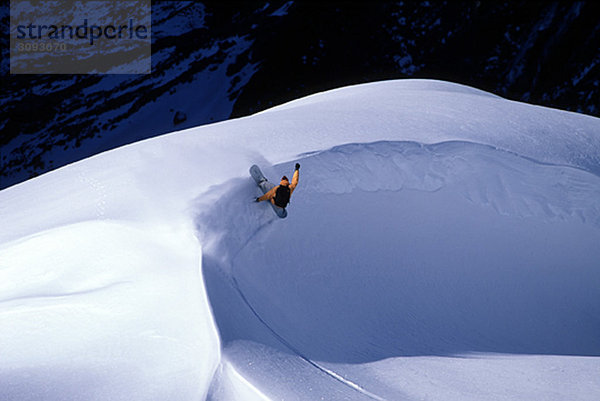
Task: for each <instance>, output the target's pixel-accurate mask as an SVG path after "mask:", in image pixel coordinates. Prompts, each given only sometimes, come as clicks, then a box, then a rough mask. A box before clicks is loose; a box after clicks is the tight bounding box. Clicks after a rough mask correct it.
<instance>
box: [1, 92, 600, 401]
mask: <svg viewBox="0 0 600 401" xmlns="http://www.w3.org/2000/svg"><path fill="white" fill-rule="evenodd" d="M599 132H600V120H598V119H596V118H592V117H587V116H582V115H577V114H574V113H569V112H564V111H559V110H552V109H547V108H542V107H537V106H531V105H526V104H521V103H517V102H511V101H507V100H505V99H502V98H499V97H497V96H493V95H490V94H487V93H485V92H481V91H478V90H474V89H472V88H468V87H465V86H461V85H456V84H450V83H446V82H440V81H427V80H407V81H389V82H378V83H373V84H368V85H360V86H354V87H347V88H342V89H339V90H334V91H330V92H326V93H322V94H317V95H314V96H310V97H308V98H304V99H300V100H297V101H294V102H291V103H288V104H285V105H282V106H280V107H276V108H273V109H270V110H267V111H265V112H262V113H259V114H256V115H253V116H250V117H247V118H241V119H237V120H231V121H227V122H222V123H217V124H212V125H207V126H202V127H197V128H194V129H189V130H185V131H180V132H176V133H173V134H170V135H166V136H162V137H158V138H154V139H150V140H146V141H142V142H138V143H135V144H133V145H128V146H125V147H122V148H119V149H117V150H114V151H110V152H106V153H102V154H100V155H97V156H94V157H92V158H89V159H86V160H84V161H81V162H78V163H74V164H72V165H69V166H67V167H64V168H61V169H59V170H56V171H54V172H51V173H48V174H46V175H43V176H41V177H38V178H36V179H32V180H30V181H27V182H25V183H23V184H19V185H16V186H13V187H11V188H9V189H6V190H3V191H2V192H0V219H1V220H2V221H3V230H2V231H0V278H1V280H0V282H2V283H3V284H2V286H1V287H0V327H2V330H1V331H0V336H1V337H2V339H1V341H0V344H2V347H3V349H2V350H1V351H2V352H1V353H2V355H4V358H5V361H6V363H4V364H3V365H2V366H1V367H0V383H1V385H0V394H1V397H0V398H2V399H6V400H17V399H18V400H22V399H40V398H41V399H49V400H55V399H61V398H64V397H69V398H70V399H106V398H111V399H131V397H135V398H137V399H173V400H175V399H177V400H183V399H190V400H192V399H204V398H207V399H213V400H219V399H228V400H229V399H244V400H246V399H252V398H254V399H280V398H286V399H287V398H293V399H318V398H320V397H324V398H326V399H344V398H345V399H422V398H428V397H429V398H431V399H439V398H442V397H443V398H451V399H497V398H502V399H524V398H525V399H532V398H533V399H534V398H539V399H557V400H558V399H564V398H569V399H581V400H592V399H596V398H597V397H598V395H599V394H600V388H599V387H598V384H597V383H596V381H595V380H594V378H595V376H596V375H597V370H598V368H599V366H600V359H599V358H598V356H599V354H600V343H598V340H597V336H596V335H595V334H596V333H597V332H598V322H599V321H600V320H599V318H600V304H599V303H598V300H600V296H599V295H600V294H599V293H598V288H600V269H599V268H598V267H599V266H598V262H597V261H598V260H600V258H599V256H600V255H599V254H598V249H597V246H596V244H597V243H598V240H600V196H598V195H600V178H599V172H600V160H599V155H600V151H599V149H600V136H599V135H598V133H599ZM297 161H298V162H300V163H301V165H302V167H301V170H300V186H299V187H298V189H297V191H296V192H295V194H294V196H293V198H292V204H291V205H290V208H289V216H288V218H287V219H285V220H280V219H277V218H276V217H275V216H274V214H273V213H272V210H271V209H270V207H269V206H268V205H265V204H256V203H253V202H252V199H253V197H255V196H256V194H257V188H256V187H255V185H254V184H253V183H252V181H251V179H250V178H249V176H248V168H249V166H250V165H251V164H254V163H257V164H259V165H261V166H262V167H263V171H264V172H265V174H266V175H267V177H269V178H270V179H272V180H275V179H277V178H278V176H280V175H282V174H289V173H291V170H292V168H293V167H292V166H293V165H294V163H295V162H297ZM558 365H559V366H560V369H558V370H557V369H556V366H558Z"/></svg>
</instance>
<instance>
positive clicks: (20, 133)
mask: <svg viewBox="0 0 600 401" xmlns="http://www.w3.org/2000/svg"><path fill="white" fill-rule="evenodd" d="M0 21H1V25H2V28H3V29H4V32H5V35H3V36H2V39H1V40H2V61H1V63H0V68H1V71H2V74H1V76H0V79H1V81H2V87H1V90H0V105H1V106H2V107H1V110H2V111H1V117H0V129H1V133H2V135H1V136H0V163H1V164H0V169H1V171H0V188H5V187H7V186H10V185H12V184H15V183H17V182H19V181H22V180H25V179H27V178H29V177H32V176H35V175H38V174H40V173H43V172H46V171H48V170H51V169H53V168H56V167H59V166H61V165H64V164H67V163H70V162H72V161H75V160H78V159H81V158H84V157H87V156H90V155H92V154H95V153H98V152H100V151H103V150H107V149H111V148H114V147H117V146H120V145H123V144H126V143H130V142H134V141H137V140H140V139H143V138H148V137H152V136H156V135H159V134H162V133H166V132H171V131H175V130H179V129H184V128H188V127H192V126H196V125H200V124H206V123H210V122H214V121H219V120H224V119H227V118H230V117H236V116H243V115H248V114H251V113H254V112H257V111H260V110H263V109H266V108H268V107H271V106H273V105H276V104H280V103H283V102H285V101H288V100H292V99H295V98H298V97H301V96H304V95H307V94H311V93H315V92H318V91H322V90H326V89H331V88H335V87H340V86H345V85H349V84H356V83H362V82H369V81H374V80H381V79H398V78H435V79H443V80H449V81H453V82H458V83H463V84H467V85H471V86H475V87H477V88H480V89H484V90H487V91H490V92H493V93H496V94H498V95H501V96H503V97H506V98H510V99H514V100H520V101H526V102H530V103H534V104H541V105H545V106H549V107H556V108H560V109H565V110H571V111H576V112H581V113H586V114H590V115H594V116H600V87H599V85H600V4H599V3H598V2H593V1H584V2H573V1H564V2H549V1H537V2H536V1H505V2H500V1H443V2H442V1H421V2H409V1H404V2H402V1H400V2H348V1H345V2H341V1H340V2H294V1H287V2H286V1H271V2H268V3H267V2H235V3H232V2H229V3H227V2H214V3H213V2H203V3H200V2H191V1H177V2H170V1H162V2H160V1H156V2H153V3H152V73H151V74H148V75H10V74H9V65H10V64H9V62H10V61H9V58H10V57H9V38H8V35H7V34H6V32H8V31H9V24H10V21H9V9H8V7H7V6H4V7H3V8H2V14H1V20H0ZM474 112H476V111H474Z"/></svg>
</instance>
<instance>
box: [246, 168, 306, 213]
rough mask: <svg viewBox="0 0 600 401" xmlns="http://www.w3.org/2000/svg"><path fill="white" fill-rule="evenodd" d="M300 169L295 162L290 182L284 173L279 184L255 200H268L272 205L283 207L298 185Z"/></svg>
mask: <svg viewBox="0 0 600 401" xmlns="http://www.w3.org/2000/svg"><path fill="white" fill-rule="evenodd" d="M299 170H300V163H296V168H295V170H294V175H293V177H292V183H291V184H290V181H289V180H288V178H287V177H286V176H285V175H284V176H283V177H282V178H281V182H280V183H279V185H277V186H274V187H273V188H271V189H270V190H269V191H267V192H266V193H265V194H264V195H263V196H261V197H258V198H256V202H262V201H264V200H270V201H271V203H272V204H273V205H274V206H277V207H280V208H282V209H285V208H286V206H287V205H288V203H289V202H290V197H291V195H292V193H293V192H294V189H296V186H297V185H298V176H299Z"/></svg>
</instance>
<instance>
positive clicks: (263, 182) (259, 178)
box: [250, 164, 287, 219]
mask: <svg viewBox="0 0 600 401" xmlns="http://www.w3.org/2000/svg"><path fill="white" fill-rule="evenodd" d="M250 176H251V177H252V178H254V181H255V182H256V185H258V187H259V188H260V190H261V191H262V193H263V195H264V194H266V193H267V192H269V191H270V190H271V189H272V188H273V187H274V186H275V184H273V183H271V182H269V181H268V180H267V179H266V178H265V176H264V174H263V173H262V171H260V168H258V166H257V165H256V164H255V165H253V166H252V167H250ZM269 204H270V205H271V207H272V208H273V211H275V214H276V215H277V216H278V217H280V218H282V219H283V218H285V217H286V216H287V210H285V209H284V208H282V207H279V206H275V205H274V204H273V203H272V202H269Z"/></svg>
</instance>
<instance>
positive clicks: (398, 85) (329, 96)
mask: <svg viewBox="0 0 600 401" xmlns="http://www.w3.org/2000/svg"><path fill="white" fill-rule="evenodd" d="M390 85H393V86H391V88H393V89H394V90H397V91H402V92H405V93H409V92H429V93H436V92H445V93H452V94H454V95H467V96H483V97H489V98H494V99H504V98H502V97H501V96H498V95H495V94H493V93H490V92H486V91H483V90H480V89H477V88H473V87H471V86H466V85H462V84H458V83H454V82H448V81H439V80H435V79H402V80H390V81H379V82H372V83H367V84H357V85H349V86H345V87H342V88H338V89H332V90H329V91H326V92H320V93H315V94H313V95H309V96H306V97H303V98H301V99H296V100H292V101H290V102H287V103H284V104H282V105H279V106H275V107H272V108H270V109H267V110H264V111H261V112H259V113H257V114H262V113H269V112H273V111H279V110H285V109H289V108H295V107H301V106H303V105H311V104H314V103H315V102H316V103H321V102H331V101H336V100H339V99H340V98H344V97H346V96H347V94H348V93H349V91H352V96H356V95H361V94H362V93H363V92H371V91H373V90H377V89H378V87H386V89H387V88H390Z"/></svg>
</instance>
